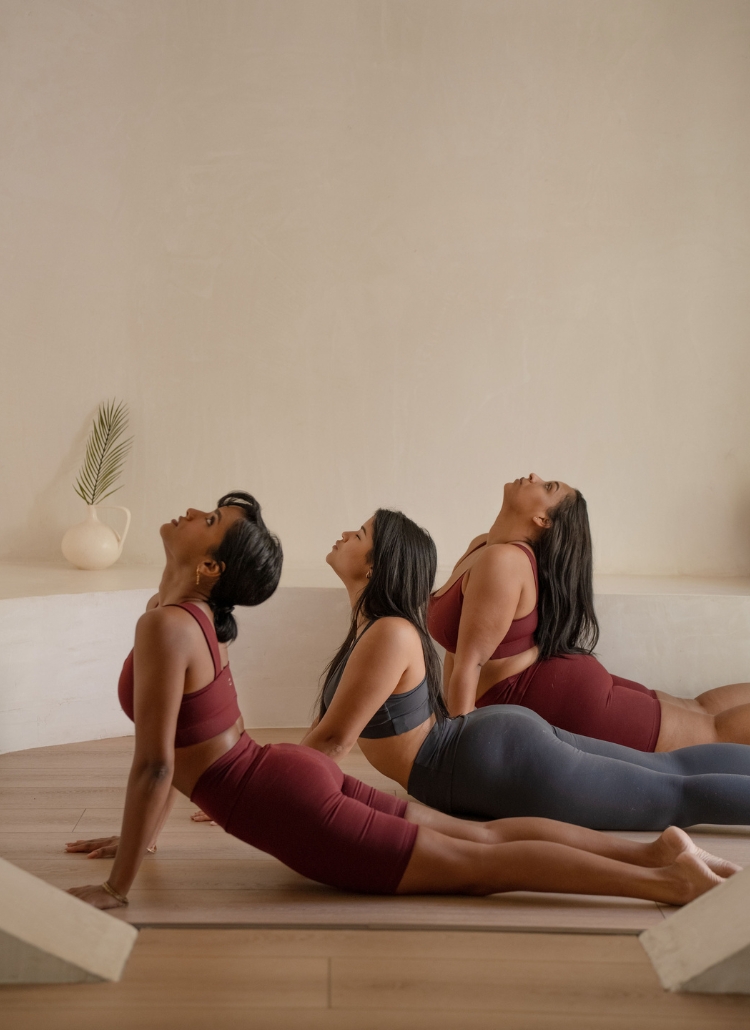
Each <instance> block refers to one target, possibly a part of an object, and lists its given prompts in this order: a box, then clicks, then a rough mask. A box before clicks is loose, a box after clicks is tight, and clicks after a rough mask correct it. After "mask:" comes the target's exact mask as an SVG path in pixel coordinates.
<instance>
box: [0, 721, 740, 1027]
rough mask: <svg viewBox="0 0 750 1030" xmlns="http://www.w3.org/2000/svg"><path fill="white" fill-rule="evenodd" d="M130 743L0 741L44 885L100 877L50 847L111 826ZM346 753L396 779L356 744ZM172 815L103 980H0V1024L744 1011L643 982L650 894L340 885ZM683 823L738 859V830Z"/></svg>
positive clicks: (662, 1016) (443, 1022)
mask: <svg viewBox="0 0 750 1030" xmlns="http://www.w3.org/2000/svg"><path fill="white" fill-rule="evenodd" d="M254 736H255V737H256V739H259V740H260V741H261V742H267V741H269V740H282V739H284V740H295V739H298V737H299V734H298V733H297V732H296V731H294V730H284V731H268V730H267V731H257V732H256V733H255V734H254ZM132 743H133V741H132V738H131V737H123V738H119V739H115V740H103V741H90V742H87V743H84V744H73V745H65V746H62V747H52V748H41V749H38V750H34V751H24V752H16V753H14V754H9V755H2V756H0V856H2V857H4V858H7V859H8V860H10V861H11V862H14V863H15V864H16V865H18V866H21V867H22V868H24V869H27V870H29V871H30V872H32V873H34V874H36V875H38V876H40V877H42V878H43V879H45V880H48V881H49V882H50V883H54V884H56V885H58V886H60V887H67V886H70V885H73V884H81V883H87V882H94V883H96V882H101V880H102V879H104V877H105V875H106V873H107V872H108V870H109V868H110V863H109V862H96V863H94V862H91V861H90V860H89V859H86V858H84V857H83V856H79V855H66V854H65V853H64V851H63V847H64V844H65V842H66V841H67V840H71V839H74V838H77V837H87V836H93V835H99V834H109V833H116V832H117V831H118V829H119V824H120V816H121V812H122V805H123V799H124V784H125V777H126V774H127V769H128V767H129V761H130V755H131V751H132ZM345 767H346V771H347V772H350V773H352V774H354V775H357V776H359V777H360V778H361V779H364V780H366V781H367V782H369V783H372V784H373V785H374V786H378V787H380V788H381V789H385V790H391V791H394V792H396V793H403V792H402V791H401V789H400V788H399V787H398V785H397V784H394V783H393V782H391V781H389V780H386V779H384V778H383V777H382V776H380V775H379V774H378V773H376V772H375V771H374V770H373V769H372V768H371V767H370V766H368V765H367V763H366V762H365V760H364V758H363V757H362V755H361V753H359V752H356V753H354V754H353V755H351V756H350V757H349V758H348V759H347V761H346V763H345ZM191 811H193V807H192V806H191V805H190V804H189V803H188V802H187V800H185V801H182V800H180V802H179V803H178V805H177V807H176V808H175V811H174V812H173V814H172V816H171V818H170V821H169V823H168V825H167V827H166V829H165V831H164V833H163V835H162V838H161V840H160V844H159V851H158V852H157V854H156V855H155V856H153V857H149V858H148V859H147V860H146V861H145V862H144V864H143V866H142V869H141V872H140V874H139V876H138V879H137V880H136V883H135V885H134V888H133V889H132V891H131V899H132V901H131V905H130V906H129V907H128V908H127V909H123V910H121V912H118V916H119V917H120V918H128V919H130V920H131V921H132V922H134V923H135V924H136V925H138V926H139V927H142V928H144V929H142V931H141V934H140V936H139V938H138V941H137V944H136V946H135V949H134V951H133V954H132V956H131V959H130V962H129V964H128V966H127V969H126V972H125V976H124V978H123V980H122V982H121V983H119V984H94V985H90V984H86V985H80V986H79V985H65V986H59V987H57V986H47V987H5V988H0V1025H2V1027H3V1030H15V1028H16V1027H17V1028H19V1030H20V1028H37V1027H38V1028H44V1030H47V1028H53V1030H58V1028H59V1030H67V1028H71V1030H73V1028H76V1030H88V1028H89V1027H91V1028H93V1027H95V1026H96V1027H97V1028H98V1027H100V1026H102V1025H103V1026H106V1027H107V1028H110V1030H119V1028H126V1027H127V1028H130V1027H137V1028H138V1030H150V1028H152V1027H153V1028H154V1030H156V1028H160V1030H161V1028H165V1030H169V1028H171V1027H174V1028H175V1030H176V1028H178V1027H179V1028H180V1030H192V1028H199V1027H200V1028H203V1027H207V1028H211V1030H215V1028H216V1030H221V1028H224V1027H227V1028H232V1030H233V1028H235V1027H236V1028H238V1030H239V1028H240V1027H242V1028H245V1027H253V1028H262V1027H269V1028H279V1030H281V1028H284V1030H287V1028H288V1030H296V1028H300V1030H302V1028H304V1030H317V1028H321V1030H322V1028H323V1027H325V1028H331V1030H337V1028H348V1027H352V1028H354V1027H356V1028H358V1030H376V1028H377V1030H380V1028H384V1027H387V1028H389V1030H391V1028H392V1030H399V1028H401V1027H403V1028H407V1027H408V1028H409V1030H420V1028H422V1027H425V1028H426V1027H430V1028H431V1030H442V1028H446V1030H447V1028H451V1030H454V1028H455V1030H462V1028H464V1027H478V1028H482V1030H483V1028H485V1027H486V1028H489V1027H493V1028H496V1027H502V1028H504V1030H506V1028H507V1030H510V1028H515V1027H517V1028H519V1030H521V1028H523V1030H527V1028H529V1030H530V1028H537V1027H538V1028H542V1027H544V1028H547V1027H549V1028H552V1027H555V1028H558V1027H559V1028H564V1030H566V1028H571V1030H573V1028H574V1027H575V1028H579V1027H582V1028H588V1027H591V1028H592V1030H593V1028H600V1027H601V1028H622V1030H631V1028H632V1027H639V1028H644V1030H648V1028H651V1027H654V1028H655V1027H675V1028H677V1027H696V1028H698V1027H701V1028H709V1027H747V1026H749V1025H750V998H739V997H734V998H731V997H716V998H714V997H708V996H706V997H700V996H693V997H691V996H682V995H672V994H668V993H665V992H663V991H662V990H661V987H660V986H659V983H658V981H657V979H656V976H655V974H654V972H653V970H652V968H651V966H650V964H649V962H648V959H647V958H646V955H645V953H644V952H643V950H642V949H641V946H640V944H639V943H638V941H637V938H636V937H635V934H636V933H637V932H638V931H639V930H641V929H643V928H644V927H647V926H650V925H654V924H655V923H658V922H660V921H661V920H663V919H664V918H665V916H666V915H668V914H669V910H668V909H662V908H660V907H659V906H657V905H654V904H651V903H648V902H635V901H629V900H627V899H613V900H602V899H599V898H571V897H566V896H563V895H560V896H558V895H531V894H521V893H518V894H512V895H506V896H499V895H498V896H495V897H492V898H483V899H471V898H399V899H395V898H367V897H359V896H353V895H346V894H340V893H338V892H336V891H332V890H328V889H327V888H324V887H321V886H319V885H317V884H313V883H311V882H310V881H308V880H305V879H303V878H302V877H299V876H296V875H295V874H293V873H291V872H289V871H288V870H286V869H285V868H284V867H283V866H281V865H280V864H279V863H278V862H275V861H274V860H272V859H269V858H268V857H267V856H265V855H263V854H261V853H260V852H258V851H255V850H254V849H252V848H249V847H248V846H247V845H245V844H242V843H240V842H239V841H236V840H234V839H233V838H231V837H229V836H228V835H227V834H225V833H223V831H222V830H220V829H219V828H218V827H213V826H209V825H207V824H196V823H192V822H191V821H190V818H189V815H190V812H191ZM630 836H632V837H643V838H644V839H646V838H648V837H649V836H650V835H648V834H643V835H638V834H631V835H630ZM700 837H701V840H702V842H703V843H704V846H708V847H710V848H711V849H712V850H715V851H717V852H718V853H720V854H722V855H725V856H726V857H728V858H732V859H734V860H735V861H737V862H739V863H741V864H748V863H750V833H749V832H748V830H747V828H745V829H739V830H735V831H729V832H720V831H718V830H716V829H715V828H714V829H711V830H710V832H707V833H706V834H704V835H700ZM519 930H520V931H524V932H517V931H519ZM478 931H482V932H478ZM491 931H495V932H491ZM497 931H504V932H497Z"/></svg>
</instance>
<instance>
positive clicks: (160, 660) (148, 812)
mask: <svg viewBox="0 0 750 1030" xmlns="http://www.w3.org/2000/svg"><path fill="white" fill-rule="evenodd" d="M177 613H179V609H177V608H156V609H154V610H152V611H149V612H147V613H146V614H145V615H142V616H141V618H140V619H139V620H138V626H137V628H136V634H135V649H134V673H135V688H134V715H135V753H134V755H133V764H132V766H131V769H130V775H129V777H128V787H127V793H126V796H125V812H124V815H123V820H122V830H121V833H120V841H119V844H118V847H117V854H116V856H115V862H114V865H113V867H112V871H111V873H110V876H109V879H108V880H107V883H108V884H109V886H110V887H111V888H112V889H113V890H114V891H115V892H116V894H119V895H122V896H124V895H127V893H128V891H129V890H130V887H131V885H132V883H133V880H134V879H135V876H136V873H137V872H138V868H139V866H140V864H141V862H142V860H143V856H144V853H145V852H146V849H147V848H148V847H149V846H150V845H151V843H152V841H154V840H155V838H156V835H157V834H158V832H159V830H160V828H161V826H162V825H163V823H164V821H165V819H166V815H167V814H168V808H167V805H168V801H169V797H170V791H171V789H172V775H173V771H174V734H175V727H176V725H177V713H178V711H179V707H180V702H181V700H182V693H183V689H184V683H185V671H186V669H187V663H188V654H189V648H190V634H189V632H188V628H189V627H188V626H187V624H186V623H185V622H184V620H183V618H182V616H181V614H177ZM71 893H72V894H75V895H76V896H77V897H79V898H83V899H84V900H85V901H88V902H90V903H91V904H93V905H95V906H96V907H97V908H113V907H116V905H117V901H116V900H115V898H113V897H112V896H111V895H110V894H108V893H107V891H106V890H105V889H104V888H103V887H94V886H87V887H74V888H71Z"/></svg>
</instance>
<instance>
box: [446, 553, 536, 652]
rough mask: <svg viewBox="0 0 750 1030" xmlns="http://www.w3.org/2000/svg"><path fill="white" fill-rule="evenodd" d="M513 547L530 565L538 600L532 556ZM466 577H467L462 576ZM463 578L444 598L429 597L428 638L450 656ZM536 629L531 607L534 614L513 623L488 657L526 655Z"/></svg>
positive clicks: (454, 640) (459, 610)
mask: <svg viewBox="0 0 750 1030" xmlns="http://www.w3.org/2000/svg"><path fill="white" fill-rule="evenodd" d="M479 546H480V547H485V546H486V545H485V544H480V545H479ZM513 546H514V547H518V548H520V550H522V551H523V552H524V554H525V555H527V557H528V559H529V561H530V562H531V568H532V570H533V572H534V586H535V587H536V591H537V598H538V597H539V578H538V576H537V570H536V557H535V556H534V552H533V551H531V550H529V548H528V547H524V546H523V544H516V543H514V544H513ZM474 550H475V551H478V550H479V548H478V547H475V548H474ZM469 553H470V554H473V553H474V552H473V551H470V552H469ZM465 575H466V573H464V576H465ZM464 576H461V577H459V579H457V580H456V582H455V583H454V584H453V586H452V587H451V588H450V589H449V590H446V592H445V593H444V594H441V595H440V597H435V595H434V594H432V596H431V597H430V602H429V605H428V607H427V628H428V630H429V631H430V636H431V637H432V639H433V640H437V642H438V644H440V645H441V646H442V647H444V648H445V650H446V651H450V653H451V654H455V653H456V645H457V644H458V627H459V625H460V623H461V610H462V608H463V606H464V595H463V594H462V593H461V584H462V583H463V581H464ZM538 625H539V614H538V611H537V605H536V604H534V608H533V610H532V611H530V612H529V614H528V615H524V617H523V618H522V619H514V620H513V622H511V624H510V629H509V630H508V632H507V633H506V634H505V637H504V638H503V640H502V641H501V642H500V643H499V644H498V646H497V648H496V650H495V651H494V653H493V654H492V656H491V657H492V658H510V657H511V656H512V655H514V654H521V653H522V652H523V651H528V650H529V649H530V648H532V647H533V646H534V633H535V632H536V628H537V626H538Z"/></svg>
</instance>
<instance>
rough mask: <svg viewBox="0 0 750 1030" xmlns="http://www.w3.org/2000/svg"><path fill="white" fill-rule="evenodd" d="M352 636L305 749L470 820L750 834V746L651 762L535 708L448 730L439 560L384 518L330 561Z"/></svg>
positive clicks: (461, 722) (481, 716) (482, 713)
mask: <svg viewBox="0 0 750 1030" xmlns="http://www.w3.org/2000/svg"><path fill="white" fill-rule="evenodd" d="M326 561H327V562H328V564H329V565H330V566H331V567H332V568H333V569H334V571H335V572H336V573H337V575H338V576H339V577H340V579H341V580H342V581H343V583H344V585H345V586H346V588H347V590H348V592H349V597H350V600H351V603H352V622H351V626H350V629H349V633H348V635H347V638H346V640H345V641H344V643H343V644H342V646H341V648H340V649H339V651H338V653H337V654H336V655H335V657H334V658H333V660H332V662H331V664H330V666H329V667H328V670H327V674H326V680H325V684H324V687H323V691H322V694H321V699H320V714H319V716H318V718H317V719H316V721H315V723H314V724H313V726H312V727H311V729H310V730H309V731H308V733H307V735H306V737H305V738H304V740H303V741H302V743H304V744H306V745H307V746H309V747H313V748H316V749H317V750H319V751H322V752H323V753H324V754H327V755H329V756H330V757H332V758H334V759H340V758H343V757H344V756H345V755H346V753H347V752H348V751H349V750H350V749H351V747H352V746H353V745H354V743H355V742H356V741H357V740H358V741H359V744H360V747H361V749H362V751H363V753H364V755H365V757H366V758H367V760H368V761H369V762H370V763H371V764H372V765H373V766H374V767H375V768H376V769H378V770H379V771H380V772H381V773H383V774H384V775H385V776H388V777H390V778H391V779H393V780H396V781H397V782H398V783H400V784H401V786H402V787H404V788H406V789H407V790H408V792H409V794H411V796H412V797H414V798H416V799H417V800H418V801H422V802H424V804H426V805H430V806H431V807H432V808H437V809H439V810H440V811H442V812H446V813H448V814H450V815H457V816H464V817H468V818H473V819H481V820H488V819H497V818H502V817H508V816H541V817H547V818H550V819H558V820H562V821H564V822H569V823H576V824H578V825H580V826H586V827H590V828H595V829H618V830H663V829H665V828H666V827H667V826H669V825H671V824H675V825H677V826H692V825H694V824H696V823H726V824H747V823H750V746H748V745H744V744H699V745H696V746H694V747H686V748H681V749H679V750H677V751H670V752H659V753H647V752H642V751H635V750H633V749H631V748H628V747H623V746H622V745H619V744H612V743H609V742H607V741H602V740H595V739H593V738H590V737H582V736H579V735H576V734H573V733H569V732H566V731H564V730H560V729H556V728H555V727H553V726H551V725H550V724H549V723H548V722H545V720H544V719H542V718H541V716H539V715H537V714H536V713H535V712H533V711H531V710H530V709H528V708H521V707H518V706H515V705H491V706H488V707H486V708H481V709H475V710H474V711H472V712H469V713H468V715H461V716H458V717H457V718H454V719H451V718H449V717H448V716H447V713H446V709H445V705H444V703H443V700H442V695H441V688H440V680H441V676H440V663H439V660H438V657H437V654H436V652H435V649H434V646H433V644H432V641H431V639H430V636H429V634H428V633H427V628H426V610H427V602H428V598H429V594H430V590H431V589H432V585H433V581H434V577H435V572H436V566H437V558H436V552H435V545H434V543H433V541H432V539H431V538H430V536H429V534H428V533H427V532H426V531H425V530H423V529H420V527H419V526H417V525H416V524H415V523H414V522H412V521H411V520H410V519H407V518H406V516H405V515H403V514H401V513H400V512H393V511H387V510H385V509H379V510H378V511H377V512H376V513H375V515H374V516H373V517H372V518H371V519H369V520H368V521H367V522H366V523H365V525H364V526H362V527H361V529H359V530H357V532H356V533H354V532H352V533H344V534H343V536H342V539H341V540H340V541H337V543H336V544H334V546H333V549H332V550H331V552H330V554H329V555H328V557H327V558H326Z"/></svg>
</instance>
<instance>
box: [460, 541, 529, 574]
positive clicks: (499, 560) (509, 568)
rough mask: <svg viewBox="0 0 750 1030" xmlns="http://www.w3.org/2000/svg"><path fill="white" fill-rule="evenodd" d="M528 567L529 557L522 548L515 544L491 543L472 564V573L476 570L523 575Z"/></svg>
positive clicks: (488, 572)
mask: <svg viewBox="0 0 750 1030" xmlns="http://www.w3.org/2000/svg"><path fill="white" fill-rule="evenodd" d="M528 568H529V559H528V556H527V555H526V554H525V552H524V550H523V549H522V548H520V547H516V545H515V544H489V545H488V546H487V547H485V548H484V550H483V551H482V553H481V554H480V555H479V557H478V558H477V560H476V561H475V562H474V564H473V565H472V575H474V574H475V573H476V572H479V573H480V574H481V573H487V574H490V575H492V574H494V573H501V574H503V575H508V574H511V575H512V574H515V573H518V574H520V575H523V574H524V573H525V572H526V570H527V569H528Z"/></svg>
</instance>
